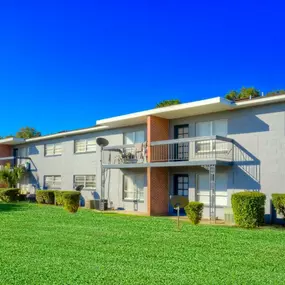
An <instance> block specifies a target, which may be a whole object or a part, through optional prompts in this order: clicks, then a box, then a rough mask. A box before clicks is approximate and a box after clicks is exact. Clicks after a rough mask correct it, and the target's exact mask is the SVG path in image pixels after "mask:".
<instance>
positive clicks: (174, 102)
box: [155, 99, 181, 108]
mask: <svg viewBox="0 0 285 285" xmlns="http://www.w3.org/2000/svg"><path fill="white" fill-rule="evenodd" d="M178 104H181V101H180V100H178V99H172V100H163V101H161V102H159V103H158V104H156V106H155V108H162V107H168V106H172V105H178Z"/></svg>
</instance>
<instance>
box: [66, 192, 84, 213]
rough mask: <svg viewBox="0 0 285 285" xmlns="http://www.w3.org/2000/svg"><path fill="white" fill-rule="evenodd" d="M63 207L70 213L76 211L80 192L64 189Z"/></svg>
mask: <svg viewBox="0 0 285 285" xmlns="http://www.w3.org/2000/svg"><path fill="white" fill-rule="evenodd" d="M62 192H63V193H62V200H63V207H64V209H65V210H67V211H68V212H70V213H76V212H77V210H78V207H79V199H80V192H77V191H62Z"/></svg>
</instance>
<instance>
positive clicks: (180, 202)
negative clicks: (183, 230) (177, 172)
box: [170, 195, 189, 230]
mask: <svg viewBox="0 0 285 285" xmlns="http://www.w3.org/2000/svg"><path fill="white" fill-rule="evenodd" d="M170 203H171V205H172V207H173V208H174V209H175V210H177V228H178V230H180V226H179V214H180V209H181V208H184V207H186V206H187V204H188V203H189V201H188V198H187V197H185V196H179V195H174V196H170Z"/></svg>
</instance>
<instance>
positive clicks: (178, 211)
mask: <svg viewBox="0 0 285 285" xmlns="http://www.w3.org/2000/svg"><path fill="white" fill-rule="evenodd" d="M179 214H180V205H179V204H178V205H177V228H178V230H180V227H179V217H180V216H179Z"/></svg>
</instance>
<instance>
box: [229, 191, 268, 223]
mask: <svg viewBox="0 0 285 285" xmlns="http://www.w3.org/2000/svg"><path fill="white" fill-rule="evenodd" d="M265 199H266V196H265V195H264V194H263V193H259V192H249V191H246V192H239V193H235V194H233V195H232V207H233V213H234V219H235V222H236V224H237V225H238V226H240V227H244V228H255V227H256V226H260V225H262V224H263V223H264V214H265V208H264V205H265Z"/></svg>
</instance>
